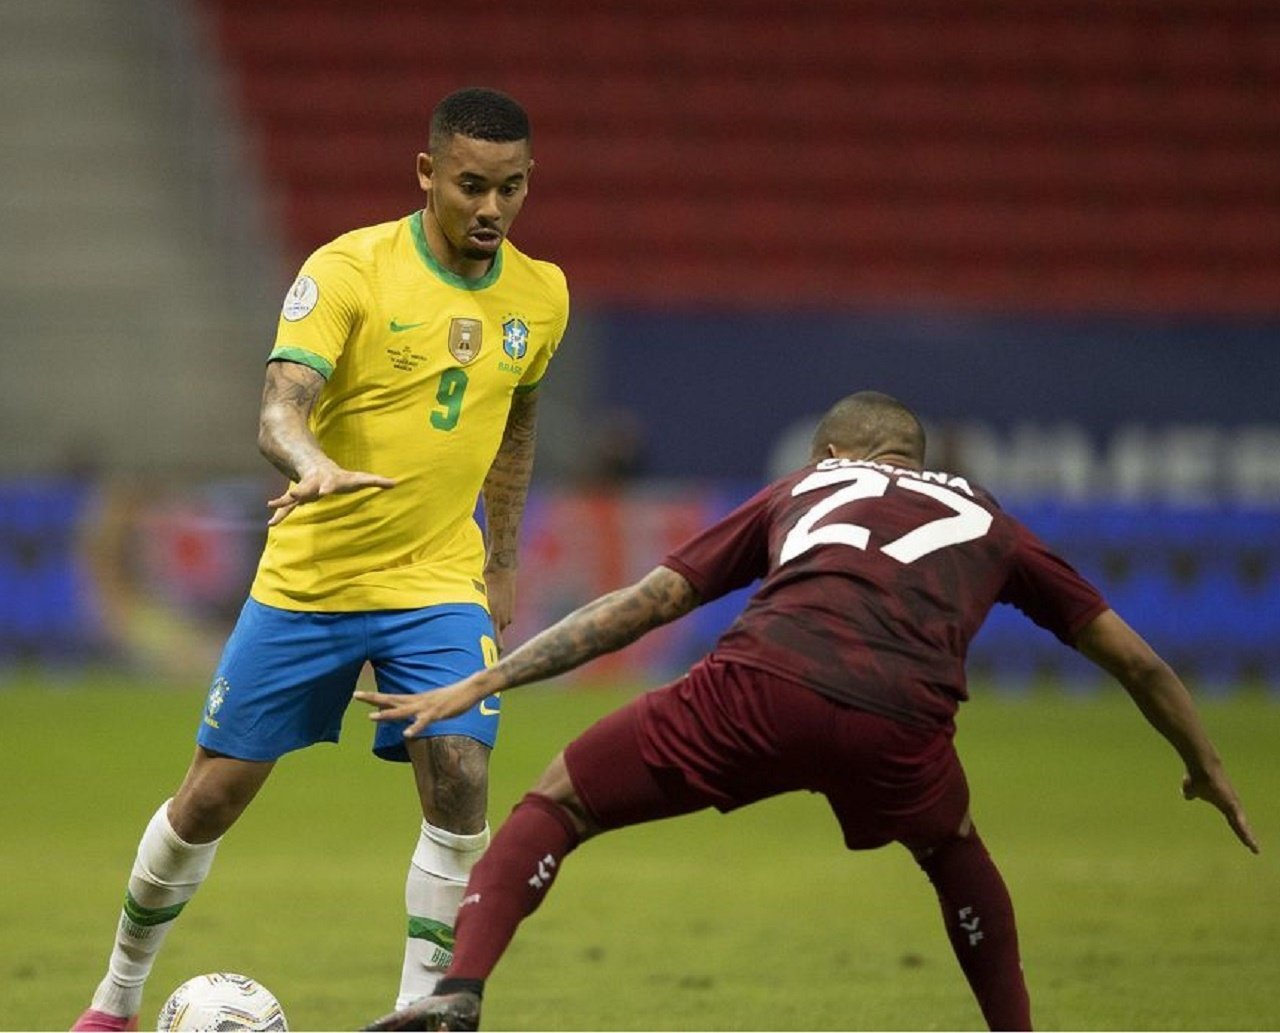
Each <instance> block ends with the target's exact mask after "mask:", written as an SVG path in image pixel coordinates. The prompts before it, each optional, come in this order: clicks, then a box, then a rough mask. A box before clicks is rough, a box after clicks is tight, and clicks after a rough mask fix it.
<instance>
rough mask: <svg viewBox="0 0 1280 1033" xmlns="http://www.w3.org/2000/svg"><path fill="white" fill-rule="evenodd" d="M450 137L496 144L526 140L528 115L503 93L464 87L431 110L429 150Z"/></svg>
mask: <svg viewBox="0 0 1280 1033" xmlns="http://www.w3.org/2000/svg"><path fill="white" fill-rule="evenodd" d="M454 136H468V137H470V138H471V139H473V140H492V141H494V142H496V143H509V142H514V141H516V140H528V139H529V137H530V129H529V116H528V114H527V113H526V112H525V110H524V108H522V107H521V106H520V104H519V103H518V102H517V101H515V100H513V99H512V98H511V97H508V96H507V95H506V94H505V93H501V92H499V91H498V90H491V89H487V88H485V87H483V86H468V87H467V88H466V89H462V90H456V91H454V92H453V93H451V94H449V96H447V97H445V98H444V99H443V100H442V101H440V103H439V104H437V105H436V109H435V111H433V112H432V113H431V143H430V146H431V151H432V153H437V152H438V151H439V150H440V149H441V148H443V147H444V146H445V145H446V144H447V143H448V142H449V139H450V138H451V137H454Z"/></svg>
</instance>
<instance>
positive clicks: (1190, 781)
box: [1182, 773, 1261, 854]
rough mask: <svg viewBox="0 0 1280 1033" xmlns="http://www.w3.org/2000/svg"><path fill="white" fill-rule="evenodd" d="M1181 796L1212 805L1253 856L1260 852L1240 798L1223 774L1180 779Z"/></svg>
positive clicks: (1201, 774) (1203, 774) (1206, 774)
mask: <svg viewBox="0 0 1280 1033" xmlns="http://www.w3.org/2000/svg"><path fill="white" fill-rule="evenodd" d="M1182 796H1183V798H1184V799H1187V800H1204V801H1205V802H1206V803H1211V804H1213V806H1215V807H1216V808H1218V810H1220V811H1221V812H1222V816H1223V817H1224V818H1226V819H1227V824H1228V825H1230V826H1231V831H1232V832H1234V833H1235V834H1236V838H1237V839H1239V840H1240V842H1241V843H1243V844H1244V845H1245V846H1247V847H1248V848H1249V849H1250V850H1252V851H1253V852H1254V853H1255V854H1256V853H1260V852H1261V847H1259V846H1258V840H1257V838H1256V837H1255V836H1254V834H1253V830H1252V829H1251V828H1250V827H1249V819H1248V818H1247V817H1246V816H1245V813H1244V807H1243V806H1242V805H1241V803H1240V798H1239V797H1238V796H1236V791H1235V788H1234V787H1233V786H1232V785H1231V782H1230V781H1229V780H1228V779H1227V776H1226V775H1225V774H1221V773H1214V774H1208V773H1198V774H1196V775H1194V776H1193V775H1190V774H1188V775H1185V776H1184V777H1183V779H1182Z"/></svg>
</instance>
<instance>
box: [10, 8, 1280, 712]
mask: <svg viewBox="0 0 1280 1033" xmlns="http://www.w3.org/2000/svg"><path fill="white" fill-rule="evenodd" d="M0 38H2V39H3V40H4V43H3V47H4V61H3V64H2V65H0V68H2V69H3V76H4V83H5V96H6V98H7V100H6V103H5V105H4V106H3V108H4V110H3V114H0V125H2V126H3V129H4V138H5V141H6V146H5V148H4V157H3V159H2V160H0V192H2V193H3V197H4V203H3V205H0V234H3V237H4V239H5V240H6V242H7V247H6V248H5V253H4V257H3V263H4V266H3V275H2V276H0V298H2V304H0V350H2V353H3V355H4V370H5V374H4V377H3V379H2V380H0V392H3V395H2V397H3V405H2V406H0V607H3V616H2V619H0V672H3V671H13V670H15V669H20V668H30V667H31V666H32V665H35V666H37V667H44V666H53V667H55V668H65V667H67V666H75V665H80V664H84V663H93V664H98V665H107V666H113V667H117V668H123V669H125V670H133V671H137V672H141V673H146V672H148V671H154V670H160V671H163V672H165V673H178V674H180V675H181V676H183V677H191V678H194V679H197V680H203V679H204V678H205V677H207V673H208V669H209V664H210V663H211V662H212V655H213V653H215V652H216V650H217V648H218V646H219V644H220V639H221V635H222V633H223V631H224V630H225V628H226V626H227V622H228V621H229V620H230V619H231V618H232V616H233V615H234V612H235V610H236V608H237V607H238V605H239V603H240V601H241V599H242V596H243V592H244V588H245V586H246V584H247V581H248V579H249V576H250V573H251V570H252V567H253V563H254V561H255V558H256V554H257V551H258V548H259V545H260V542H261V538H262V534H263V514H264V510H263V508H262V500H263V499H264V498H265V497H266V496H267V493H268V492H273V491H274V490H275V487H276V484H275V482H274V479H273V477H272V475H271V473H270V471H268V470H267V469H266V467H265V464H264V463H263V462H262V461H261V460H260V459H259V457H258V456H257V454H256V452H255V447H254V432H255V416H256V408H257V402H258V394H259V390H260V383H261V366H262V361H263V357H264V355H265V354H266V352H267V350H268V348H269V346H270V343H271V340H272V335H273V328H274V321H275V313H276V311H277V308H278V304H279V298H280V297H281V296H282V292H283V290H284V288H285V286H287V284H288V283H289V282H290V280H291V278H292V276H293V273H294V270H295V269H296V266H297V264H298V263H299V262H300V260H301V259H302V258H303V257H304V256H305V255H306V254H307V253H308V252H309V251H310V250H311V249H312V248H314V247H315V246H317V245H319V244H320V243H322V242H324V241H326V240H328V239H330V238H331V237H333V236H334V235H336V234H337V233H339V232H341V231H343V230H345V229H347V228H350V227H353V226H357V225H363V224H367V223H371V222H379V221H384V220H387V219H391V218H396V217H399V216H400V215H402V214H404V213H406V212H408V211H411V210H413V209H414V208H416V207H418V206H419V203H420V195H419V194H418V191H417V187H416V184H415V182H414V178H413V174H412V173H413V156H414V154H415V153H416V152H417V150H419V149H420V148H421V147H422V146H423V144H424V140H425V131H426V120H427V116H428V113H429V111H430V109H431V107H432V105H433V104H434V102H435V101H436V100H437V99H438V98H439V97H440V96H441V95H443V94H444V93H446V92H447V91H449V90H451V89H454V88H456V87H457V86H459V85H465V84H474V83H483V84H489V85H494V86H497V87H499V88H503V89H506V90H509V91H510V92H511V93H513V94H514V95H515V96H517V97H519V98H520V99H521V100H522V101H523V102H524V103H525V104H526V105H527V106H528V108H529V110H530V111H531V114H532V117H533V120H534V126H535V154H536V158H537V162H538V170H537V175H536V177H535V179H534V182H533V194H532V197H531V201H530V203H529V205H528V207H527V208H526V210H525V212H524V214H523V216H522V218H521V221H520V223H519V225H518V226H517V232H516V233H515V235H514V236H515V239H516V240H517V242H518V243H519V244H520V245H521V246H522V247H524V248H525V249H526V250H528V251H529V252H531V253H532V254H535V255H538V256H543V257H548V258H551V259H553V260H555V261H557V262H558V263H560V264H561V265H562V266H563V267H564V268H565V269H566V271H567V273H568V275H569V280H570V285H571V288H572V290H573V299H574V306H575V309H574V318H573V321H572V327H571V332H570V334H569V337H568V339H567V340H566V342H565V345H564V348H563V350H562V352H561V355H560V358H559V359H558V360H557V362H556V365H555V367H554V370H553V376H551V377H550V379H549V381H548V383H547V386H546V390H545V402H544V405H543V433H542V438H541V442H540V449H541V454H540V456H539V465H538V473H537V490H536V492H535V495H534V498H533V500H532V503H531V506H530V512H529V519H528V524H527V532H526V535H525V540H524V546H525V560H524V574H523V580H522V584H523V590H524V595H523V599H522V607H521V612H520V616H519V624H518V627H517V629H516V632H517V634H516V636H515V637H517V638H519V637H522V636H523V635H524V634H527V632H528V631H529V630H531V629H533V628H535V627H537V626H540V625H543V624H545V623H546V622H547V621H548V620H549V619H551V618H553V617H555V616H558V615H559V614H561V613H563V612H564V611H565V610H567V609H568V608H570V607H571V606H572V605H574V604H576V603H577V602H580V601H582V600H583V599H585V598H587V597H589V596H591V595H593V594H595V593H596V592H597V591H599V590H602V589H604V588H607V587H612V586H615V585H616V584H618V583H619V582H620V581H622V580H623V579H625V578H628V577H631V576H633V575H635V574H637V573H639V572H641V571H642V570H644V569H647V567H648V565H649V564H651V563H652V562H653V561H654V560H655V559H656V558H658V557H659V556H660V555H661V554H662V552H663V550H664V549H666V548H667V547H668V546H670V545H671V544H672V543H674V542H675V541H677V540H679V539H680V538H681V537H682V536H683V535H685V534H686V533H687V532H688V531H689V530H690V529H692V528H694V527H695V526H697V525H699V524H701V523H702V522H704V521H705V520H707V519H708V518H710V517H712V516H714V515H716V514H718V513H719V512H722V511H723V510H725V509H726V508H727V507H729V506H730V505H731V504H733V503H734V502H735V501H737V500H738V499H740V498H742V497H743V496H744V495H745V493H746V492H747V491H748V490H750V489H751V487H752V485H754V484H756V483H757V482H758V481H759V480H760V479H762V478H764V477H766V476H767V475H768V474H770V473H774V472H778V471H780V470H781V469H782V468H784V467H786V466H787V465H788V464H790V463H792V462H794V461H795V460H796V459H797V458H798V457H800V456H802V454H803V441H804V438H805V437H806V435H807V433H808V430H809V428H810V426H811V425H812V421H813V419H814V417H815V415H816V414H817V413H818V412H820V411H821V410H822V409H823V408H824V407H825V406H826V405H827V404H828V403H829V402H830V401H831V400H832V399H833V398H834V397H836V396H838V395H840V394H842V393H845V392H847V391H850V390H855V389H859V388H864V387H875V388H879V389H882V390H886V391H889V392H891V393H894V394H896V395H899V396H900V397H902V398H904V399H905V400H907V401H908V402H909V403H910V404H912V405H913V406H915V407H916V408H917V409H918V410H919V411H921V412H922V413H923V414H924V415H925V416H926V418H927V419H928V421H929V423H930V425H931V427H932V431H933V437H932V446H933V451H932V454H931V461H932V463H933V464H934V465H936V466H945V467H949V468H951V469H957V470H960V471H962V472H964V473H967V474H969V475H972V476H975V477H976V478H978V479H979V480H981V481H983V482H984V483H986V484H988V485H989V486H990V487H991V488H992V489H993V490H994V491H995V492H996V493H997V494H998V495H999V496H1000V497H1001V498H1002V500H1003V501H1004V502H1005V504H1006V505H1007V506H1008V507H1009V508H1010V509H1012V510H1013V511H1014V512H1016V513H1018V514H1020V515H1022V516H1024V517H1025V518H1026V519H1027V520H1028V521H1029V522H1030V523H1031V524H1032V525H1033V526H1035V527H1037V528H1039V529H1041V530H1042V532H1043V533H1044V534H1045V536H1046V537H1048V538H1049V539H1050V540H1052V541H1053V542H1055V543H1056V544H1058V545H1060V546H1061V547H1062V548H1063V549H1064V550H1065V551H1066V553H1067V554H1068V555H1069V556H1070V557H1071V558H1072V559H1073V560H1074V561H1075V562H1076V563H1077V564H1078V565H1079V566H1081V567H1082V568H1083V569H1084V570H1086V571H1087V572H1088V573H1089V574H1091V575H1093V576H1094V577H1096V578H1097V579H1098V580H1099V581H1100V582H1101V584H1102V585H1103V586H1104V588H1105V589H1106V591H1107V592H1108V593H1109V594H1110V596H1111V597H1112V598H1113V599H1114V601H1115V602H1116V605H1117V607H1118V608H1120V609H1122V611H1123V612H1125V613H1127V614H1129V615H1131V616H1132V617H1133V618H1134V620H1135V622H1136V623H1137V624H1138V625H1139V626H1140V627H1141V628H1142V630H1143V631H1144V632H1146V633H1147V634H1148V636H1149V637H1150V638H1151V639H1152V640H1153V641H1154V642H1155V644H1156V645H1157V646H1159V647H1160V648H1162V649H1163V650H1165V651H1166V652H1167V653H1168V654H1169V655H1170V656H1171V657H1172V658H1173V659H1174V660H1176V661H1178V662H1179V663H1181V664H1183V665H1184V667H1185V669H1186V670H1187V671H1188V672H1189V673H1190V674H1192V675H1193V676H1194V678H1195V680H1196V684H1197V685H1198V686H1199V687H1201V688H1202V689H1204V690H1205V691H1228V690H1229V689H1231V688H1232V687H1234V686H1237V685H1239V684H1241V683H1251V684H1253V683H1261V684H1264V685H1266V686H1268V687H1276V686H1277V679H1280V655H1278V654H1280V634H1277V631H1278V630H1280V415H1278V414H1280V408H1278V407H1277V398H1278V397H1280V243H1278V242H1280V157H1278V155H1280V146H1278V145H1280V8H1277V6H1276V5H1275V4H1274V3H1273V2H1271V0H1231V2H1219V0H1120V2H1117V0H1062V2H1044V3H1031V4H1016V5H1015V4H1005V3H995V2H981V3H973V4H962V5H960V4H952V3H948V2H943V0H892V2H890V0H856V2H844V0H826V2H815V3H807V4H803V5H797V4H792V3H789V2H785V0H733V2H711V3H703V4H687V3H683V2H676V0H632V2H628V3H626V4H621V3H600V2H594V0H593V2H587V0H539V2H538V3H533V2H528V0H516V2H513V3H508V4H503V5H500V6H491V7H481V8H476V7H474V6H467V5H463V6H457V5H443V4H424V3H421V2H418V0H413V2H410V0H378V2H373V0H368V2H353V0H346V2H336V0H332V2H324V0H319V2H317V0H308V2H305V3H304V2H302V0H179V2H168V0H97V2H95V3H92V4H83V3H79V2H76V0H10V2H8V3H6V4H4V5H3V6H2V7H0ZM733 605H734V604H733V603H732V602H731V603H729V604H726V605H725V606H722V607H718V608H716V609H715V610H713V611H711V612H709V613H707V614H703V615H700V617H699V618H698V619H697V620H694V621H691V622H689V626H687V627H681V628H679V629H672V630H671V631H670V632H669V633H668V634H667V635H666V636H665V638H656V639H655V641H653V642H651V643H647V644H646V645H645V646H643V647H642V648H640V649H637V650H636V651H635V652H634V653H633V654H631V655H630V656H629V657H627V658H624V659H622V660H617V661H612V662H611V663H610V664H606V665H604V667H602V668H598V669H597V672H600V671H604V672H606V673H609V674H610V675H615V674H628V675H643V676H645V677H650V676H652V675H655V674H661V673H665V672H666V671H668V670H670V669H674V668H677V667H679V666H681V665H682V664H684V663H685V662H686V661H687V660H688V659H689V658H690V657H691V656H693V655H696V654H697V653H698V652H700V651H701V650H702V649H703V648H704V647H705V645H706V644H707V642H708V641H709V640H710V639H711V637H712V636H713V635H714V633H715V631H716V630H717V629H718V628H719V627H720V626H722V625H723V623H724V622H725V620H726V619H727V617H728V615H729V614H730V613H731V612H732V609H733ZM1004 616H1006V615H997V619H996V620H995V621H994V622H993V624H992V626H991V627H990V628H989V629H988V631H987V632H986V633H984V636H983V638H982V640H981V641H980V642H979V643H978V644H977V645H976V646H975V651H974V663H975V665H976V666H977V667H978V669H979V670H987V669H989V670H991V671H995V672H997V673H999V674H1000V676H1001V678H1002V679H1003V680H1005V681H1007V682H1009V683H1010V684H1019V683H1021V682H1024V681H1026V680H1027V679H1029V678H1030V677H1032V676H1034V675H1037V674H1041V673H1044V672H1045V670H1046V668H1047V669H1048V673H1050V674H1052V675H1054V676H1056V677H1058V679H1059V680H1060V681H1061V682H1062V684H1064V685H1068V686H1071V687H1074V688H1080V687H1081V686H1082V685H1083V684H1085V682H1084V679H1086V677H1087V676H1086V674H1085V672H1083V671H1082V670H1081V669H1080V668H1078V667H1076V666H1074V665H1073V664H1072V663H1071V658H1070V657H1066V656H1065V655H1060V654H1061V650H1059V649H1058V647H1057V646H1056V644H1054V643H1052V642H1051V641H1048V640H1047V637H1046V636H1043V635H1041V634H1039V633H1038V632H1036V631H1035V630H1034V629H1031V628H1030V627H1029V626H1028V625H1026V624H1025V622H1024V621H1022V620H1021V618H1020V617H1017V615H1009V616H1010V619H1008V620H1005V619H1003V618H1004ZM1064 665H1065V666H1064Z"/></svg>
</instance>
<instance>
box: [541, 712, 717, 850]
mask: <svg viewBox="0 0 1280 1033" xmlns="http://www.w3.org/2000/svg"><path fill="white" fill-rule="evenodd" d="M659 691H665V690H659ZM653 695H654V694H652V693H649V694H646V695H644V696H640V697H639V698H637V699H634V700H632V701H631V702H630V703H628V704H627V705H626V706H624V707H622V708H620V709H618V710H615V711H614V712H613V713H611V714H608V715H606V716H605V717H603V718H601V719H600V720H599V721H597V722H596V723H595V724H594V725H592V726H591V727H590V728H588V729H587V730H586V731H585V732H583V733H582V734H581V735H580V736H578V737H577V738H576V739H574V740H573V742H571V743H569V745H568V746H566V747H565V750H564V767H565V770H566V771H567V773H568V780H569V784H570V785H571V786H572V790H573V794H574V795H575V796H576V798H577V801H578V802H579V803H580V804H581V807H582V810H583V811H584V812H585V814H586V815H587V816H588V817H589V818H590V819H591V825H592V826H593V828H592V831H595V829H615V828H621V827H623V826H625V825H636V824H639V823H641V822H646V821H656V820H658V819H659V818H671V817H674V816H676V815H678V814H689V813H692V812H693V811H699V810H702V809H703V808H706V807H710V806H714V805H716V804H717V803H718V802H719V801H718V799H717V798H715V797H714V796H713V795H711V794H708V793H706V792H704V791H702V790H701V789H700V788H699V787H698V786H695V785H691V784H690V783H689V782H688V781H687V780H686V779H685V778H684V776H683V774H682V773H681V772H680V771H679V770H678V769H675V768H672V767H668V766H661V765H655V764H653V763H651V762H650V760H648V759H646V756H645V752H646V750H645V746H644V739H645V736H646V732H645V724H646V721H645V718H646V711H647V710H648V708H649V707H650V706H651V704H652V702H653V699H652V697H653ZM557 802H562V801H557Z"/></svg>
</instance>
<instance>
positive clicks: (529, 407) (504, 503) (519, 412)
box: [484, 391, 538, 569]
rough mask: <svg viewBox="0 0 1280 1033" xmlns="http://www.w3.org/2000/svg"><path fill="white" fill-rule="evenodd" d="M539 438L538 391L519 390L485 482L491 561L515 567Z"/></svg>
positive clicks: (493, 564)
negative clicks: (521, 525) (521, 520)
mask: <svg viewBox="0 0 1280 1033" xmlns="http://www.w3.org/2000/svg"><path fill="white" fill-rule="evenodd" d="M537 439H538V394H537V392H536V391H528V392H523V393H518V394H516V395H515V397H514V398H513V399H512V400H511V411H510V413H509V414H508V416H507V426H506V430H504V431H503V434H502V444H501V445H499V446H498V454H497V455H496V456H495V457H494V460H493V465H492V466H491V467H490V468H489V473H488V475H487V476H486V477H485V481H484V511H485V524H486V527H487V529H488V535H489V555H488V564H489V566H491V567H498V568H507V569H509V568H513V567H515V566H516V549H517V541H518V538H519V533H520V518H521V516H522V515H523V513H524V504H525V499H526V497H527V496H528V494H529V480H530V478H531V477H532V476H533V455H534V450H535V447H536V445H537Z"/></svg>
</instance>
